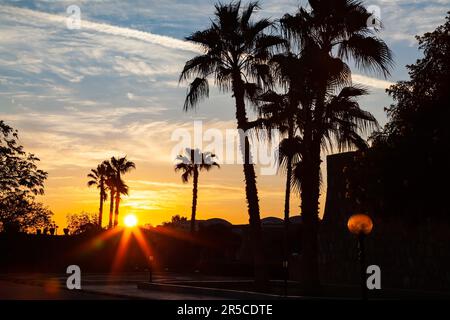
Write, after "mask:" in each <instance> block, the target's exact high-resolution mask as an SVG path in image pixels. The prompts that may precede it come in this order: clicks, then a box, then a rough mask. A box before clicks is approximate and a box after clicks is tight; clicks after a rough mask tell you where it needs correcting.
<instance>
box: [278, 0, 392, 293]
mask: <svg viewBox="0 0 450 320" xmlns="http://www.w3.org/2000/svg"><path fill="white" fill-rule="evenodd" d="M309 4H310V7H311V9H310V10H307V9H304V8H300V9H299V11H298V12H297V13H296V14H295V15H289V14H288V15H285V16H284V17H283V18H282V19H281V21H280V23H281V26H282V30H283V32H284V34H285V35H286V36H287V37H289V39H291V40H292V43H293V44H294V45H297V46H298V51H299V52H301V53H302V55H303V56H304V57H305V59H306V61H307V65H308V66H309V67H310V73H309V76H308V77H309V79H308V81H309V83H310V84H311V87H312V89H313V92H314V93H313V96H312V97H311V98H312V99H311V100H310V103H309V104H306V105H304V106H302V108H303V112H302V117H301V119H300V121H299V124H300V125H301V128H302V129H301V138H302V151H301V162H300V163H299V165H298V166H296V168H295V173H294V174H295V177H296V179H297V182H298V185H299V187H300V190H301V211H302V218H303V225H304V231H303V233H302V235H303V240H302V271H303V272H304V279H303V282H304V284H305V286H306V287H307V288H311V289H314V288H316V287H317V286H318V284H319V275H318V239H317V232H318V223H319V217H318V215H319V196H320V181H321V177H320V166H321V162H322V160H321V150H322V149H323V148H326V147H327V146H332V145H333V144H336V145H337V146H338V147H339V148H344V147H350V146H352V145H358V146H360V147H361V146H363V142H364V140H363V139H361V137H360V135H359V134H358V133H360V129H362V130H363V131H364V130H370V126H371V125H374V124H376V122H375V119H374V118H373V117H372V115H370V114H368V113H366V112H364V111H362V110H361V109H360V108H359V106H358V104H357V103H356V101H355V100H354V98H355V97H356V96H359V95H362V94H364V93H365V92H364V90H361V89H360V88H354V87H346V88H343V89H342V91H341V92H340V93H339V94H338V95H333V94H334V93H335V92H336V90H339V89H341V88H342V87H344V86H349V85H351V71H350V67H349V66H348V65H347V63H346V62H345V61H347V62H348V61H350V60H351V61H352V62H353V63H354V64H355V65H356V67H358V68H360V69H364V70H368V71H375V72H378V73H379V74H381V75H383V76H385V77H386V76H387V75H389V69H390V67H391V65H392V54H391V51H390V50H389V48H388V47H387V45H386V44H385V43H384V41H382V40H381V39H379V38H378V37H376V32H377V31H378V30H373V29H370V28H369V27H368V25H367V21H368V20H369V18H371V14H370V13H369V12H367V10H366V9H365V7H364V6H363V5H362V3H361V2H359V1H355V0H336V1H334V2H333V5H330V4H329V2H328V1H325V0H310V1H309ZM337 101H339V102H341V103H337ZM336 106H339V107H336Z"/></svg>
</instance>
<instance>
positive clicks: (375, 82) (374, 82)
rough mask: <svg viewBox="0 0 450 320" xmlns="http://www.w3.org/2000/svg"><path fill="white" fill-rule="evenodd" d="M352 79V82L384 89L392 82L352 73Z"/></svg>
mask: <svg viewBox="0 0 450 320" xmlns="http://www.w3.org/2000/svg"><path fill="white" fill-rule="evenodd" d="M352 80H353V82H356V83H358V84H362V85H364V86H368V87H372V88H375V89H386V88H389V87H390V86H391V85H393V84H394V83H393V82H390V81H386V80H381V79H376V78H371V77H367V76H363V75H360V74H354V73H353V74H352Z"/></svg>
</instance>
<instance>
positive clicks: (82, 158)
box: [0, 0, 450, 226]
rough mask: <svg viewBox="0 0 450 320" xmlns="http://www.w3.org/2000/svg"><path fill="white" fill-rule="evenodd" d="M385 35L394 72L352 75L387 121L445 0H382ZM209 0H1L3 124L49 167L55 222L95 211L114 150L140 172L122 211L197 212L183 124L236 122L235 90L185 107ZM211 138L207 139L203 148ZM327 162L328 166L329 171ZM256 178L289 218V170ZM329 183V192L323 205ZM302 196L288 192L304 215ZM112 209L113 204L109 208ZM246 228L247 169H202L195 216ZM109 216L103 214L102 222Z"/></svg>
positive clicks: (274, 10) (273, 1)
mask: <svg viewBox="0 0 450 320" xmlns="http://www.w3.org/2000/svg"><path fill="white" fill-rule="evenodd" d="M260 4H261V7H262V9H261V10H260V11H259V12H258V14H257V16H258V17H270V18H272V19H276V18H279V17H280V16H282V15H283V14H284V13H287V12H289V13H293V12H295V10H296V8H298V7H299V6H300V5H306V4H307V2H306V1H297V0H264V1H260ZM365 4H367V6H369V5H376V6H378V7H379V8H380V13H381V20H382V23H383V26H384V29H383V31H382V32H381V33H380V37H381V38H383V39H384V40H385V41H386V42H387V44H388V45H389V47H390V48H391V49H392V51H393V53H394V59H395V66H394V68H393V70H392V74H391V76H390V77H389V78H387V79H383V78H381V77H380V76H379V75H374V74H367V73H364V72H362V71H361V70H357V69H354V70H352V71H353V75H352V77H353V81H354V83H356V84H359V85H364V86H366V87H367V88H368V89H369V91H370V93H371V94H370V95H369V96H367V97H364V98H362V99H361V100H360V104H361V106H362V107H363V108H364V109H366V110H368V111H370V112H372V113H373V114H374V115H375V116H376V118H377V119H378V121H379V122H380V124H381V125H382V124H384V123H385V122H386V115H385V112H384V108H385V107H387V106H389V104H390V103H392V101H391V99H390V98H389V97H388V96H387V95H386V93H385V88H387V87H388V86H389V85H391V84H393V83H395V82H396V81H399V80H405V79H408V74H407V70H406V68H405V65H407V64H411V63H414V62H415V60H416V59H417V58H419V57H420V55H421V54H420V52H419V51H418V49H417V44H416V41H415V38H414V36H415V35H416V34H423V33H424V32H427V31H432V30H433V29H434V28H435V27H436V26H438V25H439V24H442V23H443V21H444V17H445V13H446V12H447V11H448V10H449V8H450V0H427V1H422V0H414V1H406V0H397V1H393V0H376V1H371V2H365ZM71 5H76V6H78V7H79V8H80V17H81V28H80V29H72V28H68V25H67V17H68V16H69V14H68V13H67V11H66V10H67V8H68V7H69V6H71ZM213 5H214V1H207V0H188V1H179V0H165V1H159V0H158V1H149V0H135V1H119V0H90V1H88V0H85V1H74V0H70V1H65V0H53V1H51V0H42V1H19V0H17V1H16V0H0V119H2V120H5V122H6V123H7V124H9V125H10V126H13V127H14V128H16V129H18V130H19V136H20V141H21V143H22V144H23V145H24V147H25V149H26V150H27V151H29V152H32V153H34V154H36V155H37V156H38V157H39V158H40V159H41V161H40V164H39V166H40V168H42V169H44V170H46V171H48V173H49V177H48V180H47V181H46V185H45V196H43V197H40V199H39V201H42V202H44V203H45V204H46V205H47V206H48V207H49V208H50V209H51V210H52V211H53V212H54V213H55V216H54V219H55V221H56V223H57V224H58V225H59V226H65V225H66V215H67V214H72V213H79V212H81V211H86V212H96V211H97V210H98V201H99V200H98V191H97V190H96V189H95V188H91V189H90V188H88V187H87V185H86V183H87V178H86V175H87V174H88V173H89V170H90V169H91V168H95V167H96V166H97V164H98V163H100V162H101V161H103V160H105V159H108V158H110V157H111V156H116V157H117V156H124V155H127V157H128V159H129V160H132V161H134V162H135V163H136V167H137V168H136V170H134V171H133V172H131V173H129V174H127V175H126V176H125V177H124V178H125V180H126V183H127V184H128V185H129V187H130V194H129V196H128V197H124V198H123V201H122V204H121V217H123V216H125V215H126V214H128V213H133V214H136V215H137V217H138V219H139V223H141V224H145V223H150V224H153V225H157V224H160V223H161V222H163V221H168V220H170V218H171V216H173V215H175V214H180V215H183V216H189V215H190V210H191V209H190V208H191V197H192V186H191V185H190V184H183V183H182V182H181V178H180V174H179V173H175V172H174V170H173V157H172V149H173V148H174V146H175V145H176V142H175V141H173V140H172V135H173V133H174V132H175V131H176V130H177V129H186V130H188V131H190V132H192V130H193V123H194V121H202V122H203V128H204V129H205V130H206V129H208V128H214V129H219V130H220V131H221V132H225V130H226V129H232V128H235V120H234V105H233V100H232V98H231V95H230V94H227V93H221V92H219V91H218V90H216V89H215V88H212V90H211V93H210V98H209V99H208V100H206V101H204V102H202V103H201V104H200V106H199V108H198V109H197V110H196V111H195V112H189V113H184V112H183V111H182V106H183V102H184V96H185V94H186V84H185V83H182V84H179V83H178V77H179V74H180V71H181V70H182V67H183V65H184V63H185V62H186V61H187V60H189V59H191V58H192V57H194V56H195V55H196V54H198V52H199V51H198V48H197V47H195V46H194V45H192V44H190V43H188V42H186V41H184V40H183V39H184V38H185V37H186V36H188V35H189V34H191V33H192V32H194V31H197V30H201V29H204V28H206V27H207V26H208V25H209V22H210V20H209V18H210V17H211V15H212V13H213V11H214V7H213ZM205 145H206V144H205ZM325 169H326V168H324V170H325ZM259 173H260V172H259V171H258V170H257V174H258V191H259V195H260V205H261V216H262V217H267V216H276V217H282V216H283V199H284V179H283V176H282V175H281V174H280V175H275V176H273V175H272V176H265V175H260V174H259ZM325 191H326V188H325V186H324V187H323V190H322V196H321V203H322V207H323V202H324V197H325ZM299 203H300V202H299V198H298V196H297V195H294V196H293V197H292V199H291V207H292V214H293V215H294V214H299ZM106 206H107V205H106ZM211 217H220V218H223V219H226V220H228V221H230V222H232V223H247V221H248V216H247V213H246V204H245V192H244V182H243V173H242V166H240V165H238V164H225V165H223V166H222V167H221V168H220V169H217V170H212V171H210V172H205V173H203V172H202V173H201V175H200V180H199V204H198V210H197V218H198V219H208V218H211ZM106 223H107V221H106V219H104V224H106Z"/></svg>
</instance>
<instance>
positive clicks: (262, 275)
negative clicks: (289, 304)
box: [233, 72, 268, 286]
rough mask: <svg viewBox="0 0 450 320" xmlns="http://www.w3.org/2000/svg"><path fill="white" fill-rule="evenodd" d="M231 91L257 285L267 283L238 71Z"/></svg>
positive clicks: (255, 190)
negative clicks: (234, 106)
mask: <svg viewBox="0 0 450 320" xmlns="http://www.w3.org/2000/svg"><path fill="white" fill-rule="evenodd" d="M233 78H234V79H233V93H234V97H235V102H236V120H237V127H238V130H239V138H240V143H241V148H240V149H241V154H242V157H243V159H244V165H243V169H244V177H245V195H246V199H247V207H248V215H249V223H250V237H251V243H252V249H253V263H254V272H255V282H256V285H258V286H265V285H267V281H268V278H267V272H266V266H265V260H264V253H263V247H262V232H261V217H260V213H259V199H258V189H257V188H256V174H255V167H254V165H253V163H252V155H251V152H250V142H249V139H248V137H247V135H246V131H247V129H248V128H247V126H248V119H247V114H246V110H245V100H244V84H243V81H242V79H241V76H240V73H239V72H236V73H235V75H234V77H233Z"/></svg>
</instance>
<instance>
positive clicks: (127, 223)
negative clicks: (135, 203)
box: [123, 214, 138, 228]
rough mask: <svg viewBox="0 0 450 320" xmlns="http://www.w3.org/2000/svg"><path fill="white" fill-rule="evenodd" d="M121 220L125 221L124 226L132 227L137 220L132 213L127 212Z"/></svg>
mask: <svg viewBox="0 0 450 320" xmlns="http://www.w3.org/2000/svg"><path fill="white" fill-rule="evenodd" d="M123 222H124V223H125V226H127V227H129V228H132V227H135V226H136V225H137V222H138V220H137V218H136V216H135V215H134V214H129V215H126V216H125V218H124V219H123Z"/></svg>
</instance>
